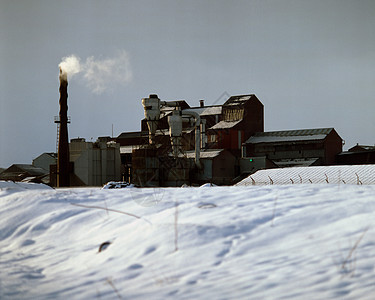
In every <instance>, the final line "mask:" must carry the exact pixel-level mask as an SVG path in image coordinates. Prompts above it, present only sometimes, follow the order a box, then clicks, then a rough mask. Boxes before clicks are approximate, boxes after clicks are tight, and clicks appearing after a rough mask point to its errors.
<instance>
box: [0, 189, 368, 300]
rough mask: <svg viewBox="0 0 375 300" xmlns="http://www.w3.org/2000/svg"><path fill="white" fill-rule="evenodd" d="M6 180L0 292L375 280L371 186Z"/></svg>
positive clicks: (121, 291)
mask: <svg viewBox="0 0 375 300" xmlns="http://www.w3.org/2000/svg"><path fill="white" fill-rule="evenodd" d="M8 184H9V185H8ZM10 185H11V184H10V183H4V182H3V183H1V185H0V228H1V231H0V267H1V273H0V299H119V298H122V299H371V298H372V296H373V295H374V292H375V290H374V279H375V276H374V265H375V257H374V254H373V253H374V245H375V235H374V228H373V220H374V217H375V201H374V200H375V196H374V195H375V186H364V185H362V186H361V185H328V184H324V185H311V184H309V185H284V186H277V185H273V186H244V187H239V186H238V187H212V188H209V187H208V188H166V189H136V188H127V189H109V190H101V189H98V188H96V189H95V188H84V189H58V190H52V189H40V188H41V187H42V186H35V185H28V187H29V188H27V189H26V188H25V187H18V188H16V187H14V186H10ZM31 187H32V188H33V189H31ZM106 208H107V209H108V210H106ZM99 249H101V251H100V252H99Z"/></svg>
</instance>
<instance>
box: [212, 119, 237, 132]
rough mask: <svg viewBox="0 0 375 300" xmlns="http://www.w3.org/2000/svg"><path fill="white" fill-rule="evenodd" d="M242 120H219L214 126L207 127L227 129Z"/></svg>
mask: <svg viewBox="0 0 375 300" xmlns="http://www.w3.org/2000/svg"><path fill="white" fill-rule="evenodd" d="M241 121H242V120H238V121H220V122H219V123H217V124H215V125H214V126H212V127H210V128H208V129H209V130H211V129H212V130H217V129H229V128H233V127H234V126H236V125H237V124H239V123H240V122H241Z"/></svg>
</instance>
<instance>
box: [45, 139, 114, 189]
mask: <svg viewBox="0 0 375 300" xmlns="http://www.w3.org/2000/svg"><path fill="white" fill-rule="evenodd" d="M69 153H70V155H69V161H70V164H69V182H70V186H102V185H103V184H105V183H106V182H108V181H118V180H121V172H120V168H121V157H120V145H119V144H117V143H116V142H114V141H112V140H111V139H110V138H109V137H100V138H98V140H97V141H96V142H86V140H85V139H83V138H76V139H72V140H71V141H70V143H69ZM56 167H57V166H56V165H52V166H51V172H50V173H51V174H53V175H54V176H51V185H52V186H57V182H56V180H57V176H56Z"/></svg>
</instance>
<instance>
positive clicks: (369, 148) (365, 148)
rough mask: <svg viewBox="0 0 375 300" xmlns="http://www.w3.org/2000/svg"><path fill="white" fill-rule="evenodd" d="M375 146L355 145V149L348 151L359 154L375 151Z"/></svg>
mask: <svg viewBox="0 0 375 300" xmlns="http://www.w3.org/2000/svg"><path fill="white" fill-rule="evenodd" d="M374 150H375V146H366V145H358V144H357V145H355V146H354V147H352V148H350V149H349V150H348V151H352V152H359V151H374Z"/></svg>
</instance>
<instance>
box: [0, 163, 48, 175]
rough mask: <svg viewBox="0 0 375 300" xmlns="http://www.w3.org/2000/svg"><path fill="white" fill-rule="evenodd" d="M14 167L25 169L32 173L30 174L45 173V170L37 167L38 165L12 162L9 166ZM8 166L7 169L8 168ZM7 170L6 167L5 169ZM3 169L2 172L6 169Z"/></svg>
mask: <svg viewBox="0 0 375 300" xmlns="http://www.w3.org/2000/svg"><path fill="white" fill-rule="evenodd" d="M13 166H14V167H16V168H17V169H19V170H21V171H25V172H27V173H28V174H30V175H32V176H39V175H44V174H46V170H44V169H42V168H39V167H35V166H33V165H27V164H14V165H12V166H11V167H10V168H12V167H13ZM10 168H9V169H10ZM7 170H8V169H7ZM7 170H5V171H4V173H5V172H6V171H7Z"/></svg>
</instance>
